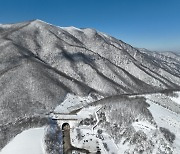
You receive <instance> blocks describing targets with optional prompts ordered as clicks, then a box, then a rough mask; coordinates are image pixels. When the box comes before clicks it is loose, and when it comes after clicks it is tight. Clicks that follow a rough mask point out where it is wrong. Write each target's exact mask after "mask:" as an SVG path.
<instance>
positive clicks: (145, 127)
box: [132, 121, 156, 134]
mask: <svg viewBox="0 0 180 154" xmlns="http://www.w3.org/2000/svg"><path fill="white" fill-rule="evenodd" d="M132 125H133V127H134V128H135V130H136V131H139V130H141V131H143V132H144V133H146V134H148V133H150V132H151V131H152V130H154V129H156V127H155V126H153V125H152V124H150V123H149V122H148V121H138V122H134V123H133V124H132Z"/></svg>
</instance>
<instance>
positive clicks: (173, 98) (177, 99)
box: [170, 92, 180, 105]
mask: <svg viewBox="0 0 180 154" xmlns="http://www.w3.org/2000/svg"><path fill="white" fill-rule="evenodd" d="M174 93H175V95H177V96H175V97H170V98H171V100H172V101H174V102H175V103H177V104H179V105H180V92H174Z"/></svg>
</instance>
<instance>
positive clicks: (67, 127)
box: [62, 123, 70, 131]
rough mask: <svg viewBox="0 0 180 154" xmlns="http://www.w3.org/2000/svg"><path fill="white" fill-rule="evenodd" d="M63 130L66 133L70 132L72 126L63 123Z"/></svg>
mask: <svg viewBox="0 0 180 154" xmlns="http://www.w3.org/2000/svg"><path fill="white" fill-rule="evenodd" d="M62 130H64V131H67V130H70V125H69V123H63V124H62Z"/></svg>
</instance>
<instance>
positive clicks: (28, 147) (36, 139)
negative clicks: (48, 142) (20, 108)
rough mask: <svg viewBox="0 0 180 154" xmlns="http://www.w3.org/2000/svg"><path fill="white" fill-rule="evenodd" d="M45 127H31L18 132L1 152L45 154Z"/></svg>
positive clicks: (9, 153) (10, 153) (2, 153)
mask: <svg viewBox="0 0 180 154" xmlns="http://www.w3.org/2000/svg"><path fill="white" fill-rule="evenodd" d="M43 136H44V127H41V128H31V129H28V130H25V131H23V132H22V133H20V134H18V135H17V136H16V137H15V138H14V139H13V140H12V141H10V142H9V143H8V144H7V145H6V146H5V147H4V148H3V149H2V150H1V151H0V154H44V148H43Z"/></svg>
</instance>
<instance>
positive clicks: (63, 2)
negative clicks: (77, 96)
mask: <svg viewBox="0 0 180 154" xmlns="http://www.w3.org/2000/svg"><path fill="white" fill-rule="evenodd" d="M32 19H41V20H44V21H46V22H49V23H51V24H55V25H58V26H75V27H79V28H85V27H90V28H95V29H97V30H98V31H102V32H105V33H107V34H109V35H112V36H114V37H116V38H118V39H121V40H123V41H125V42H126V43H129V44H131V45H133V46H135V47H142V48H147V49H151V50H165V51H167V50H171V51H179V52H180V0H0V23H14V22H21V21H27V20H32Z"/></svg>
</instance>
